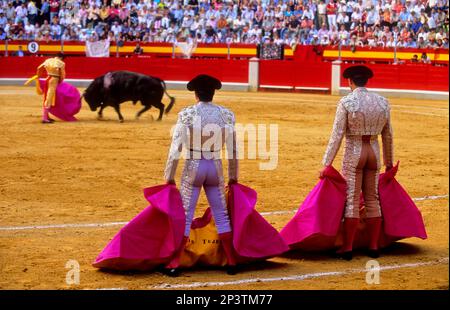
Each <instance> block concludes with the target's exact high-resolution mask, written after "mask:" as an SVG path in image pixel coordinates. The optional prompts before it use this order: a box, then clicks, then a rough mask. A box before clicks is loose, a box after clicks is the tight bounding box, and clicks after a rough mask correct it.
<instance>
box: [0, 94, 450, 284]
mask: <svg viewBox="0 0 450 310" xmlns="http://www.w3.org/2000/svg"><path fill="white" fill-rule="evenodd" d="M80 91H82V89H80ZM170 94H171V95H174V96H175V97H176V98H177V102H176V104H175V107H174V109H173V110H172V111H171V113H170V114H168V115H165V117H164V118H163V121H162V122H157V121H154V120H153V119H156V117H157V111H156V110H155V109H154V108H153V109H151V110H150V111H149V113H146V114H144V115H143V116H142V118H141V119H140V120H135V119H134V115H135V113H136V112H137V111H138V109H139V107H137V106H133V105H132V104H131V103H125V104H123V105H122V112H123V115H124V117H125V123H123V124H120V123H119V122H118V121H117V116H116V114H115V112H114V110H113V109H112V108H107V109H106V110H105V111H104V116H105V119H104V120H103V121H99V120H97V119H96V113H94V112H91V111H90V110H89V109H88V107H87V105H86V103H83V107H82V110H81V111H80V113H79V114H78V115H77V117H78V118H79V122H75V123H64V122H60V121H58V122H56V123H55V124H53V125H42V124H41V123H40V116H41V109H40V107H41V100H42V98H41V97H39V96H37V95H36V94H35V92H34V88H33V87H16V86H14V87H12V86H8V87H7V86H2V87H0V122H1V131H2V133H1V135H0V148H1V152H0V156H1V158H0V171H1V175H2V178H1V179H0V192H1V194H0V213H1V217H0V288H1V289H161V288H167V289H190V288H198V289H205V288H206V289H261V290H267V289H448V288H449V285H448V283H449V282H448V281H449V279H448V272H449V270H448V265H449V263H448V255H449V247H448V244H449V240H448V239H449V222H448V216H449V215H448V208H449V202H448V190H449V183H448V182H449V175H448V173H449V172H448V164H449V163H448V160H449V148H448V138H449V137H448V135H449V107H448V102H446V101H432V100H430V101H423V100H414V99H391V100H390V103H391V105H392V122H393V127H394V139H395V140H394V146H395V150H394V151H395V160H400V169H399V173H398V175H397V179H398V180H399V182H400V183H401V184H402V185H403V186H404V187H405V189H406V190H407V191H408V193H409V194H410V195H411V197H413V198H414V199H415V201H416V204H417V206H418V207H419V209H420V210H421V212H422V215H423V217H424V221H425V225H426V228H427V232H428V236H429V239H428V240H419V239H406V240H403V241H400V242H397V243H396V244H395V245H394V246H392V247H390V248H389V249H386V250H385V251H383V252H382V256H381V257H380V258H379V259H378V261H379V263H380V265H381V273H380V284H367V283H366V272H365V268H366V263H367V261H368V258H367V257H366V256H365V255H364V254H363V253H356V257H355V258H354V259H353V260H352V261H350V262H347V261H342V260H337V259H335V258H331V257H329V256H328V255H326V254H308V253H301V252H290V253H288V254H286V255H284V256H282V257H275V258H272V259H270V260H268V261H266V262H262V263H255V264H252V265H250V266H248V267H245V268H244V269H243V271H242V272H240V273H238V274H237V275H235V276H229V275H227V274H225V272H224V271H223V270H218V269H205V268H197V269H193V270H187V271H183V273H182V275H181V276H180V277H178V278H169V277H167V276H164V275H162V274H161V273H158V272H140V273H137V272H124V273H119V272H102V271H99V270H98V269H96V268H94V267H92V266H91V263H92V261H93V260H94V259H95V258H96V256H97V255H98V254H99V252H100V251H101V250H102V249H103V247H104V246H105V245H106V244H107V242H108V241H109V240H110V239H111V238H112V237H113V236H114V235H115V234H116V232H117V231H118V230H119V229H120V228H121V227H122V226H123V225H124V223H125V222H127V221H129V220H130V219H132V218H133V217H134V216H135V215H136V214H137V213H139V212H140V211H141V210H142V209H143V208H145V207H146V206H147V204H148V203H147V202H146V201H145V199H144V197H143V194H142V189H143V188H144V187H148V186H152V185H157V184H161V183H162V182H163V169H164V165H165V161H166V157H167V151H168V147H169V144H170V128H171V127H172V126H173V124H174V123H175V121H176V116H177V112H178V111H180V110H181V109H182V108H183V107H185V106H187V105H190V104H192V103H193V99H194V98H193V94H192V93H189V92H188V91H181V90H179V91H173V90H172V91H170ZM338 99H339V97H336V96H330V95H316V94H298V93H296V94H293V93H268V92H260V93H239V92H226V91H219V92H218V93H217V95H216V97H215V102H216V103H218V104H222V105H224V106H226V107H228V108H231V109H232V110H233V111H234V112H235V114H236V118H237V122H238V123H243V124H247V123H252V124H267V125H269V124H278V131H279V143H278V145H279V158H278V166H277V168H276V169H275V170H272V171H263V170H259V168H258V167H259V164H260V163H261V162H266V160H263V159H256V160H255V159H244V160H242V161H241V163H240V179H239V180H240V182H241V183H243V184H246V185H249V186H251V187H253V188H254V189H256V190H257V192H258V204H257V210H258V211H259V212H261V213H262V214H263V216H264V217H265V218H266V219H267V220H268V221H269V222H270V223H271V224H272V225H274V226H275V227H276V228H277V229H281V228H282V227H283V226H284V225H285V224H286V223H287V222H288V220H289V219H290V218H291V217H292V216H293V215H294V212H293V211H295V210H296V209H297V208H298V206H299V205H300V203H301V202H302V201H303V199H304V198H305V197H306V195H307V194H308V192H309V191H310V190H311V189H312V187H313V186H314V184H315V183H316V182H317V176H318V170H319V169H320V168H321V158H322V155H323V152H324V151H325V147H326V143H327V141H328V138H329V134H330V131H331V127H332V122H333V118H334V112H335V107H336V102H337V101H338ZM164 100H165V101H166V102H167V98H165V99H164ZM341 158H342V150H341V151H340V152H339V156H338V158H337V159H336V160H335V163H336V167H337V168H340V166H341ZM180 173H181V169H178V171H177V175H178V176H177V180H179V175H180ZM206 206H207V204H206V198H205V196H204V193H202V195H201V199H200V204H199V206H198V208H197V212H196V215H201V214H202V213H203V211H204V210H205V208H206ZM69 260H76V261H78V263H79V264H80V271H81V273H80V283H79V284H78V285H68V284H66V273H67V272H68V269H66V263H67V262H68V261H69Z"/></svg>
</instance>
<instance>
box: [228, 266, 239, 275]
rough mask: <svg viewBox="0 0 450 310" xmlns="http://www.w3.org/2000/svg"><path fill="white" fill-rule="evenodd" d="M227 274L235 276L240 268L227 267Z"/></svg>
mask: <svg viewBox="0 0 450 310" xmlns="http://www.w3.org/2000/svg"><path fill="white" fill-rule="evenodd" d="M226 272H227V274H228V275H230V276H234V275H235V274H237V273H238V266H237V265H231V266H227V267H226Z"/></svg>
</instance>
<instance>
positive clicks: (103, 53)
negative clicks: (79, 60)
mask: <svg viewBox="0 0 450 310" xmlns="http://www.w3.org/2000/svg"><path fill="white" fill-rule="evenodd" d="M86 56H87V57H109V41H108V40H101V41H96V42H90V41H86Z"/></svg>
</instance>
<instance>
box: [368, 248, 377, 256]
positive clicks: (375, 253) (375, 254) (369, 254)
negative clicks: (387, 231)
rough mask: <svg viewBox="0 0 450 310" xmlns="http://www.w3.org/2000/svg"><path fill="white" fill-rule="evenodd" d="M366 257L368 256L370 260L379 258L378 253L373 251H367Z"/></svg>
mask: <svg viewBox="0 0 450 310" xmlns="http://www.w3.org/2000/svg"><path fill="white" fill-rule="evenodd" d="M367 256H369V257H371V258H378V257H380V251H379V250H374V249H368V250H367Z"/></svg>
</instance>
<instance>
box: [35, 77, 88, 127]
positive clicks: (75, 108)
mask: <svg viewBox="0 0 450 310" xmlns="http://www.w3.org/2000/svg"><path fill="white" fill-rule="evenodd" d="M39 83H40V84H41V88H42V89H44V91H45V89H46V85H45V84H46V80H39ZM80 109H81V96H80V92H79V91H78V89H77V88H76V87H74V86H72V85H71V84H69V83H66V82H61V83H59V84H58V87H57V88H56V98H55V105H54V106H52V107H51V108H50V110H49V112H50V113H51V114H52V115H54V116H56V117H57V118H59V119H61V120H63V121H67V122H73V121H76V120H77V119H76V118H75V116H74V115H75V114H77V113H78V112H79V111H80Z"/></svg>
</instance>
